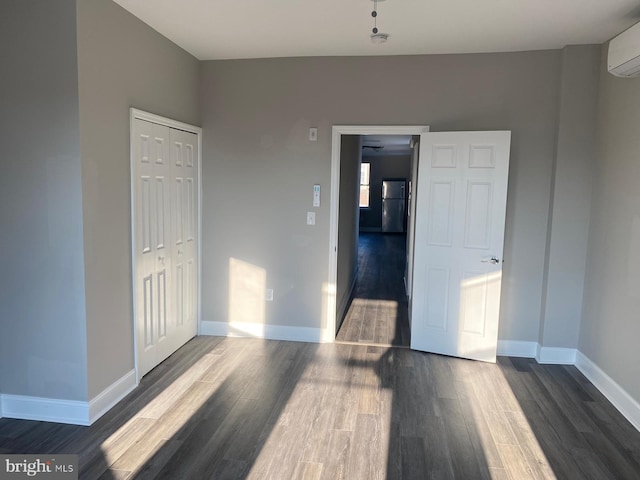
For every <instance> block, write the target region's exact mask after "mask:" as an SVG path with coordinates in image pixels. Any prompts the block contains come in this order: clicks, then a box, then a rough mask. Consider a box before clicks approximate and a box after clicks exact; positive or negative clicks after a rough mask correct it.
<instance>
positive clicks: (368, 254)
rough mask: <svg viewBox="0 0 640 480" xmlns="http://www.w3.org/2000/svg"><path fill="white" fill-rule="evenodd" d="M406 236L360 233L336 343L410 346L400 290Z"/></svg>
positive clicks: (403, 292)
mask: <svg viewBox="0 0 640 480" xmlns="http://www.w3.org/2000/svg"><path fill="white" fill-rule="evenodd" d="M406 238H407V237H406V236H405V235H402V234H381V233H361V234H360V240H359V242H358V278H357V280H356V286H355V288H354V290H353V295H352V300H351V305H350V306H349V308H348V309H347V314H346V315H345V319H344V322H343V323H342V326H341V327H340V331H339V332H338V335H337V336H336V341H338V342H344V343H358V344H365V345H377V346H400V347H408V346H409V344H410V343H411V336H410V335H411V334H410V331H409V315H408V305H407V297H406V294H405V290H404V268H405V261H406V254H405V252H406Z"/></svg>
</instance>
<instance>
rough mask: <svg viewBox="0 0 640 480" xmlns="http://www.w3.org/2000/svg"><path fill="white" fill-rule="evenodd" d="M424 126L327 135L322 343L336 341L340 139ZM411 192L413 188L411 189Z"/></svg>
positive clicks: (417, 130) (336, 129)
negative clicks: (326, 243)
mask: <svg viewBox="0 0 640 480" xmlns="http://www.w3.org/2000/svg"><path fill="white" fill-rule="evenodd" d="M428 131H429V127H428V126H427V125H334V126H333V128H332V133H331V200H330V212H329V278H328V283H327V287H326V289H325V292H326V293H325V294H326V327H325V329H324V332H323V335H322V341H323V342H334V341H335V339H336V292H337V286H338V215H339V201H340V139H341V137H342V135H420V134H421V133H426V132H428ZM414 188H415V186H414Z"/></svg>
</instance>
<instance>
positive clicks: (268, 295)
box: [264, 288, 273, 302]
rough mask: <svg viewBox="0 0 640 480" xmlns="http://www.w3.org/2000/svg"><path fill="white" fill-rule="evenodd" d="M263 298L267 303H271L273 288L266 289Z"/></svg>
mask: <svg viewBox="0 0 640 480" xmlns="http://www.w3.org/2000/svg"><path fill="white" fill-rule="evenodd" d="M264 298H265V300H266V301H267V302H273V288H267V290H266V292H265V296H264Z"/></svg>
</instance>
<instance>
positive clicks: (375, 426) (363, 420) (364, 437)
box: [345, 414, 387, 479]
mask: <svg viewBox="0 0 640 480" xmlns="http://www.w3.org/2000/svg"><path fill="white" fill-rule="evenodd" d="M381 430H382V426H381V424H380V420H379V418H377V417H376V416H375V415H369V414H358V417H357V420H356V428H355V431H354V439H356V440H354V442H353V443H352V445H351V451H350V454H349V459H348V461H347V468H346V471H347V473H346V475H345V478H368V479H384V478H385V473H386V467H387V465H386V461H385V460H386V452H385V451H383V450H382V448H381V443H382V439H381V437H380V431H381Z"/></svg>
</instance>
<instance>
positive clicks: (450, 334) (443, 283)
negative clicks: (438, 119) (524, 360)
mask: <svg viewBox="0 0 640 480" xmlns="http://www.w3.org/2000/svg"><path fill="white" fill-rule="evenodd" d="M510 142H511V132H508V131H500V132H437V133H425V134H422V135H421V139H420V165H419V168H418V185H417V187H418V188H417V191H416V232H415V251H414V274H413V294H412V305H411V315H412V329H411V348H413V349H415V350H422V351H427V352H434V353H440V354H445V355H451V356H457V357H463V358H471V359H476V360H483V361H488V362H495V360H496V350H497V343H498V319H499V313H500V312H499V309H500V288H501V281H502V254H503V244H504V225H505V212H506V202H507V182H508V176H509V149H510Z"/></svg>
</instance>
